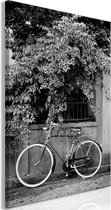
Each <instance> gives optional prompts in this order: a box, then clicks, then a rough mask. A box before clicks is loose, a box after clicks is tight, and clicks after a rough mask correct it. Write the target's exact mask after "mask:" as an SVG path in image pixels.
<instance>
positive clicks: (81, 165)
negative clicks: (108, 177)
mask: <svg viewBox="0 0 111 210" xmlns="http://www.w3.org/2000/svg"><path fill="white" fill-rule="evenodd" d="M81 145H82V148H81V147H80V145H79V146H78V147H77V149H76V151H75V159H76V158H77V159H79V158H81V157H84V156H85V154H86V155H87V157H88V158H87V159H81V160H77V161H76V160H75V171H76V173H77V174H78V175H79V176H81V177H82V178H90V177H92V176H94V175H95V174H96V173H97V172H98V170H99V168H100V166H101V162H102V152H101V149H100V147H99V146H98V144H97V143H96V142H94V141H91V140H88V141H85V142H82V143H81Z"/></svg>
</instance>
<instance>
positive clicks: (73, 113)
mask: <svg viewBox="0 0 111 210" xmlns="http://www.w3.org/2000/svg"><path fill="white" fill-rule="evenodd" d="M67 105H68V106H67V111H65V112H64V113H63V118H64V122H82V121H95V120H94V114H93V112H92V110H91V109H90V107H89V103H88V100H87V97H86V96H85V95H84V94H83V92H82V91H81V90H80V89H76V90H74V91H72V92H71V94H70V95H69V96H68V100H67Z"/></svg>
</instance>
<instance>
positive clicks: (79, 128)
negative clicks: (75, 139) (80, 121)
mask: <svg viewBox="0 0 111 210" xmlns="http://www.w3.org/2000/svg"><path fill="white" fill-rule="evenodd" d="M70 130H71V132H74V133H75V132H77V133H79V132H81V131H82V128H81V127H76V128H74V127H73V128H70Z"/></svg>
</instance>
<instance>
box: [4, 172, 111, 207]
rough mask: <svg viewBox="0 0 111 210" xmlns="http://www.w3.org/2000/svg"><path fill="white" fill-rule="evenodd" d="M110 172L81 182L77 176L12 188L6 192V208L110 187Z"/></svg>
mask: <svg viewBox="0 0 111 210" xmlns="http://www.w3.org/2000/svg"><path fill="white" fill-rule="evenodd" d="M110 178H111V174H110V172H104V173H98V174H97V175H95V176H94V177H93V178H90V179H86V180H83V179H81V178H79V177H78V176H77V175H74V176H73V178H72V177H69V178H67V179H66V178H65V177H61V179H56V180H54V179H49V181H47V182H46V183H44V184H43V185H42V186H40V187H37V188H26V187H24V186H22V187H18V188H12V189H9V190H7V192H6V207H16V206H21V205H26V204H30V203H37V202H40V201H45V200H48V199H53V198H58V197H62V196H67V195H72V194H77V193H81V192H86V191H89V190H94V189H100V188H103V187H107V186H110Z"/></svg>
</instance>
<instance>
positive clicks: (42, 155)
mask: <svg viewBox="0 0 111 210" xmlns="http://www.w3.org/2000/svg"><path fill="white" fill-rule="evenodd" d="M45 150H46V145H45V147H44V149H43V151H42V154H41V157H40V160H39V161H38V162H37V163H35V164H34V166H37V165H38V164H39V163H40V162H41V160H42V158H43V156H44V153H45Z"/></svg>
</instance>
